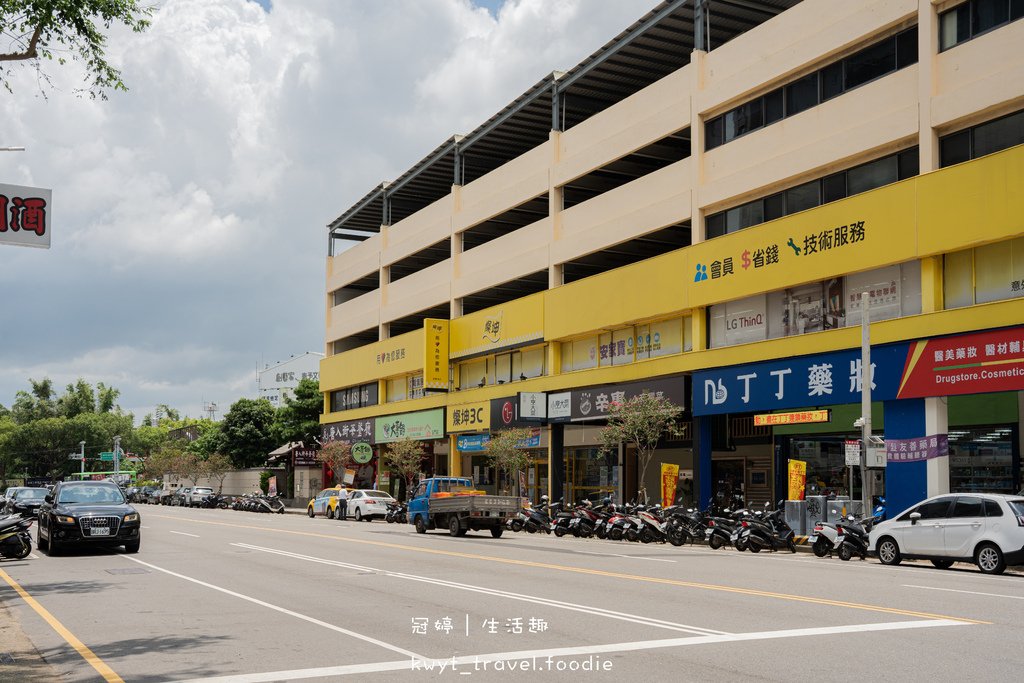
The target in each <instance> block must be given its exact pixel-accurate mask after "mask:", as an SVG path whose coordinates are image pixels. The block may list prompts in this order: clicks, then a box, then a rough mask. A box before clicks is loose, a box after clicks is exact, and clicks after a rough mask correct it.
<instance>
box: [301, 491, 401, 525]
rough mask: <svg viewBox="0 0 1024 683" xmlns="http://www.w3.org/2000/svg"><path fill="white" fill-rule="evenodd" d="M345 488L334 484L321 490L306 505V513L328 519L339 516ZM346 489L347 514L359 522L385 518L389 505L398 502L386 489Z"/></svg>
mask: <svg viewBox="0 0 1024 683" xmlns="http://www.w3.org/2000/svg"><path fill="white" fill-rule="evenodd" d="M343 488H345V487H342V486H333V487H331V488H329V489H323V490H322V491H320V493H318V494H316V495H315V496H314V497H313V498H311V499H310V501H309V504H308V505H306V514H307V515H308V516H309V517H311V518H312V517H316V516H318V515H323V516H324V517H326V518H327V519H335V518H336V517H338V516H339V515H338V503H339V501H340V494H341V490H342V489H343ZM345 490H346V493H347V501H346V502H347V505H346V513H347V516H348V517H351V518H352V519H354V520H355V521H357V522H363V521H366V522H369V521H371V520H374V519H384V517H385V516H386V515H387V513H388V508H389V506H391V505H393V504H397V502H398V501H396V500H395V499H394V498H392V497H391V495H390V494H388V493H385V492H384V491H376V490H374V489H345Z"/></svg>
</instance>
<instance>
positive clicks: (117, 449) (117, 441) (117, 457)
mask: <svg viewBox="0 0 1024 683" xmlns="http://www.w3.org/2000/svg"><path fill="white" fill-rule="evenodd" d="M120 473H121V437H120V436H115V437H114V478H115V479H116V478H117V475H118V474H120Z"/></svg>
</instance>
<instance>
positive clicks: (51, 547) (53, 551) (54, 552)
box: [46, 538, 60, 557]
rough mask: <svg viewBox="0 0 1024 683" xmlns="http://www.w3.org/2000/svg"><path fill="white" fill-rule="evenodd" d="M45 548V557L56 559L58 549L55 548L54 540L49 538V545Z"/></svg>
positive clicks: (58, 553)
mask: <svg viewBox="0 0 1024 683" xmlns="http://www.w3.org/2000/svg"><path fill="white" fill-rule="evenodd" d="M47 546H48V547H47V549H46V554H47V555H49V556H50V557H57V556H58V555H60V548H59V547H58V546H57V539H56V538H51V539H50V541H49V543H47Z"/></svg>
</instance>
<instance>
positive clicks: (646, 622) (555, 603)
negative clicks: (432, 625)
mask: <svg viewBox="0 0 1024 683" xmlns="http://www.w3.org/2000/svg"><path fill="white" fill-rule="evenodd" d="M231 545H234V546H238V547H240V548H246V549H249V550H260V551H262V552H266V553H272V554H274V555H281V556H283V557H291V558H294V559H296V560H304V561H306V562H315V563H317V564H326V565H330V566H334V567H344V568H346V569H355V570H358V571H364V572H376V573H378V574H381V575H383V576H391V577H394V578H398V579H406V580H407V581H418V582H420V583H429V584H433V585H435V586H443V587H445V588H454V589H457V590H464V591H469V592H471V593H482V594H484V595H491V596H494V597H499V598H508V599H510V600H519V601H521V602H532V603H534V604H537V605H545V606H547V607H554V608H557V609H565V610H569V611H572V612H583V613H585V614H591V615H594V616H601V617H608V618H610V619H618V620H620V621H628V622H632V623H634V624H641V625H643V626H653V627H655V628H664V629H668V630H670V631H682V632H684V633H696V634H699V635H705V634H713V635H727V632H726V631H718V630H715V629H710V628H703V627H701V626H690V625H688V624H677V623H675V622H672V621H665V620H663V619H655V618H653V617H645V616H640V615H637V614H628V613H625V612H616V611H614V610H608V609H604V608H603V607H592V606H589V605H579V604H576V603H573V602H565V601H563V600H553V599H550V598H542V597H539V596H535V595H523V594H522V593H512V592H510V591H504V590H499V589H497V588H484V587H483V586H474V585H471V584H468V583H457V582H455V581H447V580H445V579H434V578H430V577H426V576H418V575H416V574H405V573H403V572H393V571H388V570H384V569H374V568H373V567H363V566H361V565H357V564H351V563H348V562H339V561H337V560H327V559H324V558H320V557H313V556H312V555H300V554H298V553H291V552H288V551H286V550H277V549H276V548H264V547H262V546H258V545H250V544H248V543H232V544H231Z"/></svg>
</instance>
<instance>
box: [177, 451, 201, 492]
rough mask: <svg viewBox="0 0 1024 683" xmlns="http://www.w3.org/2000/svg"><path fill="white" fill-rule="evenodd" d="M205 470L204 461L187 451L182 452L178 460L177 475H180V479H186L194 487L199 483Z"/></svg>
mask: <svg viewBox="0 0 1024 683" xmlns="http://www.w3.org/2000/svg"><path fill="white" fill-rule="evenodd" d="M205 470H206V460H205V459H203V458H200V457H199V456H197V455H196V454H195V453H190V452H188V451H182V452H181V457H180V459H179V460H178V474H180V475H181V478H182V479H187V480H188V481H190V482H192V485H193V486H195V485H196V484H197V483H199V478H200V477H201V476H203V474H204V473H205Z"/></svg>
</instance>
